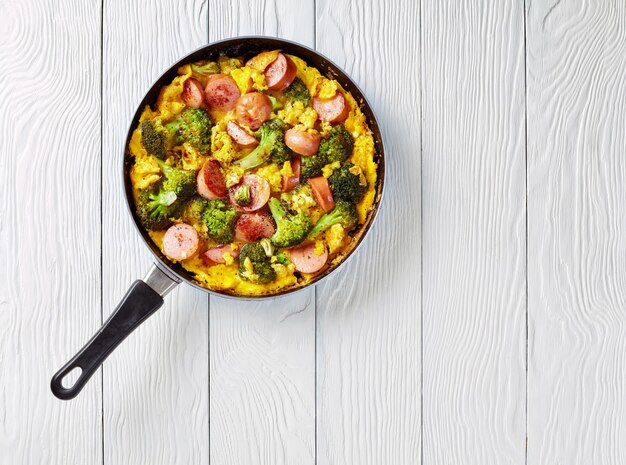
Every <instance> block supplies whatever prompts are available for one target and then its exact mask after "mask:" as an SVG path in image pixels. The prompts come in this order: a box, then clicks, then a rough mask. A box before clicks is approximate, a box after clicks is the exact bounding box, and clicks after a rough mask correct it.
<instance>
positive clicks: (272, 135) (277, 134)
mask: <svg viewBox="0 0 626 465" xmlns="http://www.w3.org/2000/svg"><path fill="white" fill-rule="evenodd" d="M283 129H284V126H283V122H282V121H281V120H279V119H273V120H270V121H268V122H267V123H265V124H263V126H261V128H260V129H259V130H258V131H257V133H256V135H257V137H260V138H261V141H260V142H259V145H258V146H257V147H256V148H255V149H254V150H253V151H252V152H250V153H249V154H248V155H246V156H245V157H243V158H242V159H240V160H237V161H236V162H235V164H237V165H238V166H239V167H240V168H243V169H244V170H249V169H252V168H255V167H257V166H259V165H261V164H263V163H265V162H266V161H268V160H269V159H270V158H271V159H272V161H273V162H274V163H277V164H279V165H282V164H283V163H284V162H286V161H287V160H291V157H292V155H293V153H292V152H291V150H290V149H289V147H287V146H286V145H285V141H284V132H283Z"/></svg>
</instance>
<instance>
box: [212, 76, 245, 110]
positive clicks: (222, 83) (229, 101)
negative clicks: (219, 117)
mask: <svg viewBox="0 0 626 465" xmlns="http://www.w3.org/2000/svg"><path fill="white" fill-rule="evenodd" d="M204 94H205V100H206V103H207V105H208V106H209V108H213V109H216V110H219V111H230V110H232V109H233V108H235V105H237V100H238V99H239V97H240V96H241V92H240V91H239V87H237V83H236V82H235V80H234V79H233V78H232V77H230V76H227V75H226V74H213V75H211V76H209V78H208V81H207V84H206V87H205V88H204Z"/></svg>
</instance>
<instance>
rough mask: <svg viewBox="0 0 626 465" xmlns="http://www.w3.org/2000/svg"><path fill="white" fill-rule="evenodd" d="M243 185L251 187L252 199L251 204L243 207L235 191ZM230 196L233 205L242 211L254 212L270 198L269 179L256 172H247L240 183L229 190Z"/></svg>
mask: <svg viewBox="0 0 626 465" xmlns="http://www.w3.org/2000/svg"><path fill="white" fill-rule="evenodd" d="M241 186H248V187H250V197H251V198H252V201H251V202H250V204H249V205H246V206H245V207H242V206H241V205H238V204H237V202H235V193H236V192H237V189H239V188H240V187H241ZM228 198H229V199H230V203H231V205H232V207H233V208H234V209H235V210H237V211H240V212H253V211H256V210H258V209H259V208H261V207H263V205H265V204H266V203H267V201H268V200H269V199H270V183H269V182H268V181H267V179H263V178H262V177H260V176H257V175H256V174H246V175H245V176H244V177H243V178H242V180H241V181H240V182H239V184H236V185H234V186H233V187H231V188H230V189H229V190H228Z"/></svg>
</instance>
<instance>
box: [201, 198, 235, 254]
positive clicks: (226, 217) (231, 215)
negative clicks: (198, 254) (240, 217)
mask: <svg viewBox="0 0 626 465" xmlns="http://www.w3.org/2000/svg"><path fill="white" fill-rule="evenodd" d="M235 221H237V212H236V211H235V210H233V209H232V208H230V207H229V206H228V205H226V203H224V202H223V201H222V200H209V201H208V202H207V206H206V208H205V210H204V213H203V214H202V222H203V223H204V224H205V225H206V227H207V234H208V235H209V237H211V238H212V239H213V240H215V241H216V242H218V243H220V244H227V243H229V242H232V241H233V238H234V236H235V234H234V227H235Z"/></svg>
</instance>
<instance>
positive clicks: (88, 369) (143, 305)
mask: <svg viewBox="0 0 626 465" xmlns="http://www.w3.org/2000/svg"><path fill="white" fill-rule="evenodd" d="M145 281H146V282H147V283H150V285H149V284H146V282H144V281H141V280H137V281H135V282H134V283H133V284H132V285H131V286H130V289H128V292H127V293H126V295H125V296H124V298H123V299H122V301H121V302H120V303H119V305H118V306H117V308H116V309H115V311H114V312H113V314H112V315H111V316H110V317H109V319H108V320H107V321H106V322H105V323H104V324H103V325H102V328H100V330H99V331H98V332H97V333H96V334H95V335H94V336H93V337H92V338H91V340H90V341H89V342H88V343H87V344H85V346H84V347H83V348H82V349H81V350H80V352H78V353H77V354H76V355H75V356H74V358H72V359H71V360H70V361H69V362H67V363H66V364H65V366H64V367H63V368H61V369H60V370H59V371H58V372H57V373H56V374H55V375H54V376H53V377H52V381H51V382H50V388H51V389H52V393H53V394H54V395H55V396H56V397H58V398H59V399H63V400H69V399H73V398H74V397H76V396H77V395H78V393H79V392H80V391H81V390H82V389H83V387H84V386H85V384H86V383H87V381H88V380H89V378H91V376H92V375H93V374H94V373H95V372H96V370H97V369H98V368H99V367H100V365H102V362H104V361H105V360H106V358H107V357H108V356H109V355H110V354H111V352H113V350H114V349H115V348H116V347H117V346H118V345H119V344H120V343H121V342H122V341H123V340H124V339H126V337H127V336H128V335H129V334H130V333H132V332H133V331H134V330H135V329H137V327H138V326H139V325H140V324H141V323H143V322H144V321H145V320H146V319H147V318H148V317H150V315H152V314H153V313H154V312H156V311H157V310H158V309H159V308H161V306H162V305H163V296H164V295H165V294H167V292H169V291H170V290H171V289H172V288H174V287H175V286H176V284H178V282H179V281H178V280H177V279H173V278H171V277H170V276H169V275H168V274H167V273H165V272H164V271H163V270H162V269H161V268H160V267H158V266H157V265H154V266H153V267H152V269H151V270H150V272H149V273H148V275H147V276H146V279H145ZM76 368H78V369H80V374H79V376H78V379H77V380H76V381H75V382H74V384H73V385H72V386H70V387H65V386H63V384H62V381H63V378H65V376H67V375H68V374H69V373H70V372H71V371H72V370H74V369H76Z"/></svg>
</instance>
